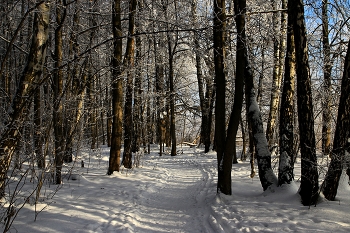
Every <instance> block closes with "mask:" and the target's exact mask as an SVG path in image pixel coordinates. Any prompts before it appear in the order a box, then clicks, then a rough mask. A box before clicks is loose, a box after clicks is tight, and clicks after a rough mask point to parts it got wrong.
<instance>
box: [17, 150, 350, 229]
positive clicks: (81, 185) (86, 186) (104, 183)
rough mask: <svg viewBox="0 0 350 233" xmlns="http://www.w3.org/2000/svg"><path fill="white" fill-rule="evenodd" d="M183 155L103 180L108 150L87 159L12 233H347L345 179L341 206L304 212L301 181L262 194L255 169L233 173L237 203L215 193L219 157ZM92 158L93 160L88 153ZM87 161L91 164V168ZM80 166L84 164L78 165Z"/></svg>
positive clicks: (151, 160)
mask: <svg viewBox="0 0 350 233" xmlns="http://www.w3.org/2000/svg"><path fill="white" fill-rule="evenodd" d="M202 151H203V149H201V148H189V147H188V146H184V147H183V152H184V153H183V154H179V155H177V156H174V157H171V156H169V155H167V154H165V155H163V156H162V157H159V156H158V154H157V152H156V147H153V152H152V153H151V154H150V155H147V154H145V155H144V156H143V158H142V160H141V166H140V167H139V168H134V169H132V170H129V171H127V170H126V169H123V170H122V171H121V172H120V173H117V172H115V173H114V174H113V175H111V176H108V175H106V171H107V166H108V156H109V149H108V148H106V147H104V148H102V149H101V151H100V152H99V154H98V156H96V155H91V154H88V151H86V152H84V153H83V155H82V156H83V158H82V159H84V162H85V167H84V168H81V167H75V168H74V169H73V170H72V174H73V176H70V177H73V179H72V178H70V179H69V180H67V179H66V178H65V179H64V183H63V185H62V186H60V187H59V190H58V191H57V192H56V193H55V195H54V196H53V197H52V198H51V195H52V192H51V190H55V189H56V188H57V186H56V185H52V184H51V185H49V184H47V183H46V184H45V185H44V187H43V193H42V200H41V202H40V203H39V204H38V205H37V206H36V209H37V212H39V211H41V212H39V214H38V215H37V219H36V221H34V218H35V205H32V204H30V203H29V204H26V205H24V207H23V208H22V209H21V210H20V212H19V214H18V216H17V217H16V219H15V221H14V223H13V224H12V227H11V230H10V232H20V233H21V232H24V233H26V232H31V233H39V232H50V233H51V232H52V233H56V232H57V233H58V232H65V233H70V232H76V233H88V232H91V233H92V232H94V233H95V232H103V233H104V232H121V233H132V232H350V220H349V213H350V195H349V192H350V188H349V184H348V177H347V176H343V177H342V178H341V183H340V187H339V191H338V196H337V201H334V202H329V201H326V200H325V199H322V200H321V202H320V203H319V204H318V205H317V206H316V207H315V206H311V207H305V206H303V205H301V203H300V198H299V195H298V194H297V191H298V187H299V183H298V178H299V177H300V175H299V172H300V162H299V163H296V165H295V172H296V176H295V177H296V181H295V182H293V183H292V184H290V185H283V186H282V187H274V186H273V187H270V188H269V189H268V190H266V191H265V192H263V191H262V187H261V184H260V182H259V178H254V179H251V178H250V177H249V175H250V164H249V161H247V162H240V163H238V164H234V165H233V171H232V187H233V188H232V196H225V195H223V194H217V193H216V182H217V164H216V163H217V160H216V154H215V153H214V152H210V153H208V154H204V153H202ZM90 153H91V152H90ZM89 158H90V162H89ZM76 164H77V165H80V162H77V163H76Z"/></svg>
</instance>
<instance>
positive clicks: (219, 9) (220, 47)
mask: <svg viewBox="0 0 350 233" xmlns="http://www.w3.org/2000/svg"><path fill="white" fill-rule="evenodd" d="M213 5H214V27H213V29H214V64H215V85H216V86H215V87H216V101H215V144H216V153H217V163H218V184H217V192H222V193H223V194H226V195H231V193H232V190H231V169H230V168H231V166H232V155H231V158H230V157H229V155H225V154H224V152H225V140H226V127H225V109H226V101H225V97H226V96H225V89H226V80H225V73H224V46H225V44H224V30H225V24H226V15H225V0H214V1H213Z"/></svg>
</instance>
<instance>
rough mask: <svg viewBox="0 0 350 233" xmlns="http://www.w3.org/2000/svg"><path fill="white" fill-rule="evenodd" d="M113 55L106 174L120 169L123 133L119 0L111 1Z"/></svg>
mask: <svg viewBox="0 0 350 233" xmlns="http://www.w3.org/2000/svg"><path fill="white" fill-rule="evenodd" d="M112 25H113V38H114V40H113V57H112V117H113V122H112V138H111V150H110V155H109V166H108V172H107V174H108V175H111V174H112V173H113V172H114V171H117V172H119V169H120V149H121V142H122V135H123V79H122V77H121V73H122V72H121V71H122V67H121V66H122V52H123V49H122V46H123V41H122V35H123V34H122V25H121V8H120V0H114V2H113V15H112Z"/></svg>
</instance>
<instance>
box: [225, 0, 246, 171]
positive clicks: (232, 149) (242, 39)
mask: <svg viewBox="0 0 350 233" xmlns="http://www.w3.org/2000/svg"><path fill="white" fill-rule="evenodd" d="M234 10H235V14H236V26H237V37H238V39H237V50H236V79H235V96H234V104H233V107H232V112H231V116H230V121H229V124H228V129H227V136H226V144H225V152H224V153H225V156H227V157H231V160H232V158H234V159H233V161H231V163H232V162H233V163H237V156H236V136H237V130H238V126H239V120H240V118H241V113H242V106H243V94H244V92H243V88H244V69H245V61H244V56H245V55H244V53H245V44H246V35H245V12H246V0H235V1H234ZM227 162H229V160H227ZM227 169H230V170H231V169H232V165H231V167H230V168H229V167H227Z"/></svg>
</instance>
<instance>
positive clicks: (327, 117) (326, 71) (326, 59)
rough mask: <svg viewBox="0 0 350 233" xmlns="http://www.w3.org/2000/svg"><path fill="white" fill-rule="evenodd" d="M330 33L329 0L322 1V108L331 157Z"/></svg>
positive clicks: (326, 149)
mask: <svg viewBox="0 0 350 233" xmlns="http://www.w3.org/2000/svg"><path fill="white" fill-rule="evenodd" d="M328 36H329V31H328V0H323V1H322V42H323V106H322V152H323V154H324V155H329V152H330V147H331V119H332V116H331V93H332V84H331V82H332V80H331V72H332V64H331V51H330V45H329V39H328Z"/></svg>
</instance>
